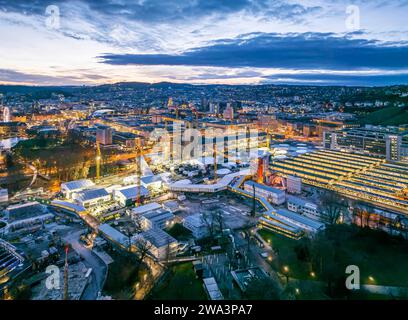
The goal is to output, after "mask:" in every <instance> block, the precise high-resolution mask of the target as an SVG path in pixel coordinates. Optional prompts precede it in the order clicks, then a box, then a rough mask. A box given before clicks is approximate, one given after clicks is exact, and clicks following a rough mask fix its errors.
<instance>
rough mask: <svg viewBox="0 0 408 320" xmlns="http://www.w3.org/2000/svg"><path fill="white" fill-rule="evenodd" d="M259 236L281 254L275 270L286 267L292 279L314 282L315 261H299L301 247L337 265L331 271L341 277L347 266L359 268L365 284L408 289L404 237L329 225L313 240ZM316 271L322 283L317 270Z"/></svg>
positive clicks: (265, 233) (262, 232) (407, 243)
mask: <svg viewBox="0 0 408 320" xmlns="http://www.w3.org/2000/svg"><path fill="white" fill-rule="evenodd" d="M259 234H260V235H261V236H262V237H263V238H264V239H265V240H266V241H268V240H270V241H271V245H272V247H273V249H274V250H275V251H277V253H278V254H277V259H275V260H274V261H272V262H271V265H272V267H273V268H274V269H275V270H279V271H282V270H283V267H284V266H285V265H287V266H288V267H289V270H290V277H292V278H296V279H308V280H312V279H314V278H313V277H312V276H311V275H310V272H311V271H312V269H313V268H312V261H311V260H312V258H311V257H309V258H304V259H299V257H300V258H302V253H299V252H300V250H299V248H306V249H305V250H306V251H307V252H308V254H309V255H310V256H313V255H316V254H317V255H319V256H320V257H321V258H320V259H322V260H323V261H330V263H331V264H333V265H334V266H333V267H331V269H332V270H335V271H332V270H330V272H336V273H337V274H339V275H340V273H343V272H344V271H345V267H346V266H348V265H356V266H358V267H359V269H360V275H361V283H362V284H375V285H387V286H407V287H408V273H407V270H408V241H406V240H403V239H401V238H396V237H391V236H389V235H388V234H386V233H384V232H380V231H375V230H370V229H359V228H358V227H356V226H347V225H336V226H330V227H328V228H327V230H326V232H325V233H324V234H323V235H322V236H320V237H319V238H318V239H317V240H314V241H307V240H298V241H296V240H292V239H288V238H284V237H282V236H280V235H276V234H274V233H271V232H269V231H266V230H260V232H259ZM306 255H307V254H306ZM330 259H332V260H330ZM328 263H329V262H328ZM313 271H314V272H315V274H316V277H315V279H316V280H319V270H318V268H317V267H316V270H313ZM344 274H345V273H344ZM344 274H343V275H344ZM369 277H372V278H371V279H370V278H369Z"/></svg>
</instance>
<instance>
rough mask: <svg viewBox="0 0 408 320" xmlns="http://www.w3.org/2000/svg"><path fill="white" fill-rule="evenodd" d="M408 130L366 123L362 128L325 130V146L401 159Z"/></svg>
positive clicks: (389, 158) (395, 159)
mask: <svg viewBox="0 0 408 320" xmlns="http://www.w3.org/2000/svg"><path fill="white" fill-rule="evenodd" d="M406 136H408V131H407V130H400V129H399V128H397V127H383V126H372V125H366V126H364V127H360V128H346V129H343V130H339V131H333V132H325V133H324V135H323V146H324V147H325V148H326V149H331V150H347V151H354V152H359V153H362V154H367V155H372V156H380V157H385V158H386V159H387V160H390V161H400V160H401V158H404V157H403V150H401V149H402V148H403V146H402V145H403V143H402V142H403V139H404V137H406Z"/></svg>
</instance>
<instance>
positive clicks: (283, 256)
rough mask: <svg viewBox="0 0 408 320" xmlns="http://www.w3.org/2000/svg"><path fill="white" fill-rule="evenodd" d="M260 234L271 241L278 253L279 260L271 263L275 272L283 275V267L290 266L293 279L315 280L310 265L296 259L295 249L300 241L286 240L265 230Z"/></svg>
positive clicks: (260, 231)
mask: <svg viewBox="0 0 408 320" xmlns="http://www.w3.org/2000/svg"><path fill="white" fill-rule="evenodd" d="M258 233H259V235H260V236H261V237H262V238H263V239H265V240H266V241H268V240H269V241H270V244H271V246H272V248H273V249H274V250H275V252H277V253H278V254H277V256H278V259H274V260H273V261H272V262H271V266H272V268H273V269H274V270H276V271H279V272H281V273H282V270H283V267H284V266H288V268H289V275H290V277H291V278H296V279H307V280H313V277H311V276H310V272H311V271H312V270H311V267H310V265H309V264H308V263H305V262H303V261H299V260H298V259H297V257H296V252H295V247H296V246H297V245H298V244H299V241H298V240H293V239H290V238H286V237H284V236H281V235H279V234H276V233H273V232H271V231H268V230H265V229H262V230H259V231H258Z"/></svg>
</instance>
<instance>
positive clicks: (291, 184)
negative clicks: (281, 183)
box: [286, 175, 302, 194]
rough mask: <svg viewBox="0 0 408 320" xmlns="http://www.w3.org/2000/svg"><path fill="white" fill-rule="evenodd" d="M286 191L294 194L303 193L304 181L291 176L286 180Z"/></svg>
mask: <svg viewBox="0 0 408 320" xmlns="http://www.w3.org/2000/svg"><path fill="white" fill-rule="evenodd" d="M286 190H287V191H288V192H289V193H292V194H300V193H302V179H301V178H300V177H295V176H290V175H289V176H288V177H287V178H286Z"/></svg>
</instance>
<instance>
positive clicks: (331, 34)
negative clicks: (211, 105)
mask: <svg viewBox="0 0 408 320" xmlns="http://www.w3.org/2000/svg"><path fill="white" fill-rule="evenodd" d="M407 16H408V0H395V1H387V0H354V1H353V0H350V1H347V0H303V1H301V0H94V1H91V0H82V1H62V0H54V1H52V0H50V1H41V0H31V1H28V0H27V1H24V0H13V1H9V0H0V35H1V38H0V83H11V84H34V85H82V84H90V85H93V84H101V83H114V82H119V81H143V82H159V81H172V82H188V83H200V84H201V83H206V84H210V83H228V84H259V83H276V84H279V83H289V84H328V85H344V84H345V85H390V84H408V24H407V23H406V19H407Z"/></svg>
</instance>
